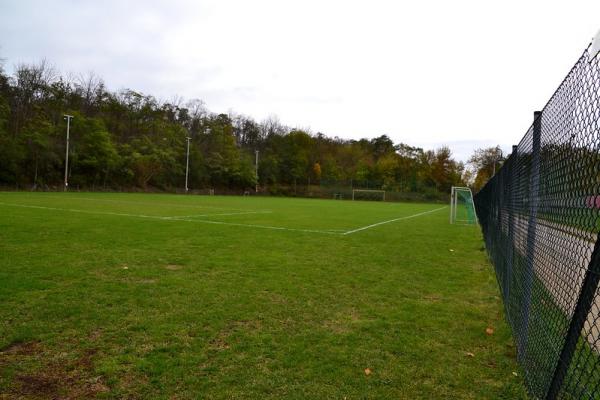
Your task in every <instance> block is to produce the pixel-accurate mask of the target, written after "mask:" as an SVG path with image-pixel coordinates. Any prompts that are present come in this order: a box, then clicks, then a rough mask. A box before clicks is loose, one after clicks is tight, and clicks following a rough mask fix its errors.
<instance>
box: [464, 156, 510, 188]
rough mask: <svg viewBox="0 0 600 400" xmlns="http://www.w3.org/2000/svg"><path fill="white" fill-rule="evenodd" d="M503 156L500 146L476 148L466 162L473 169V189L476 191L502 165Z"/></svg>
mask: <svg viewBox="0 0 600 400" xmlns="http://www.w3.org/2000/svg"><path fill="white" fill-rule="evenodd" d="M503 162H504V157H503V154H502V149H501V148H500V146H496V147H488V148H484V149H477V150H475V153H474V154H473V155H472V156H471V158H469V161H468V164H469V166H470V167H471V168H472V169H473V170H474V174H475V179H474V181H473V189H474V190H475V191H478V190H479V189H481V188H482V187H483V185H485V183H486V182H487V181H488V180H489V179H490V178H491V177H492V176H493V175H494V173H495V171H496V170H497V169H498V168H500V167H501V166H502V163H503Z"/></svg>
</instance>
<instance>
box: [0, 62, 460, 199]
mask: <svg viewBox="0 0 600 400" xmlns="http://www.w3.org/2000/svg"><path fill="white" fill-rule="evenodd" d="M64 114H70V115H73V117H74V118H73V119H72V120H71V127H70V139H71V140H70V153H69V154H70V158H69V161H70V162H69V172H68V173H69V184H70V187H76V188H82V189H86V190H164V191H174V190H176V189H178V188H182V187H184V184H185V183H184V182H185V168H186V144H187V141H186V138H187V137H190V138H191V142H190V169H189V187H190V189H206V188H216V189H223V190H226V191H230V192H235V191H244V190H250V189H253V188H254V187H255V185H256V184H257V183H258V185H259V187H260V189H261V191H264V192H271V193H281V194H294V193H298V190H299V189H298V188H299V187H300V188H306V187H311V186H313V187H314V186H327V185H331V186H335V185H338V186H340V185H351V186H352V187H355V188H366V187H368V188H378V189H384V190H388V191H394V192H402V193H420V194H423V195H424V196H426V197H428V198H432V199H434V198H443V197H444V196H447V193H448V192H449V191H450V187H451V186H452V185H462V184H464V180H465V179H466V178H465V176H464V173H465V166H464V165H463V163H461V162H457V161H455V160H454V159H453V157H452V153H451V151H450V149H449V148H448V147H441V148H439V149H435V150H424V149H421V148H418V147H413V146H410V145H408V144H405V143H394V142H393V141H392V140H391V139H390V138H389V137H388V136H386V135H381V136H379V137H376V138H373V139H361V140H346V139H343V138H338V137H328V136H326V135H325V134H323V133H320V132H318V133H312V132H310V131H307V130H304V129H297V128H291V127H288V126H284V125H283V124H281V123H280V122H279V120H278V119H277V118H276V117H270V118H267V119H265V120H263V121H260V122H257V121H255V120H254V119H252V118H250V117H248V116H245V115H243V114H237V113H233V112H230V113H228V114H217V113H212V112H210V111H209V110H208V109H207V108H206V107H205V104H204V102H203V101H201V100H197V99H194V100H188V101H184V100H183V99H181V98H178V97H176V98H174V99H173V100H171V101H162V100H158V99H156V98H155V97H153V96H152V95H148V94H143V93H140V92H137V91H134V90H131V89H124V90H119V91H111V90H109V89H108V88H107V87H106V86H105V84H104V83H103V81H102V79H101V78H100V77H98V76H96V75H95V74H93V73H90V74H87V75H79V76H71V75H63V74H60V73H59V72H58V71H57V70H56V69H55V68H54V67H52V66H51V65H50V64H49V63H48V62H46V61H41V62H38V63H34V64H19V65H17V66H15V68H14V73H12V74H11V75H10V76H9V74H8V73H7V72H5V69H4V68H2V67H1V66H0V186H1V187H5V188H18V189H26V190H32V189H38V190H46V189H60V188H61V187H62V181H63V174H64V168H65V146H66V140H65V132H66V121H65V119H64ZM349 117H350V116H349ZM255 151H259V163H258V182H257V181H256V175H255Z"/></svg>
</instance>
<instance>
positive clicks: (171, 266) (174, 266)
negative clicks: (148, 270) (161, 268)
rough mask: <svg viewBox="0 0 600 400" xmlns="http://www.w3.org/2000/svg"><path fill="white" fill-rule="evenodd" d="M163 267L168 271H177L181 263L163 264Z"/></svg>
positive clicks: (180, 267)
mask: <svg viewBox="0 0 600 400" xmlns="http://www.w3.org/2000/svg"><path fill="white" fill-rule="evenodd" d="M165 269H168V270H169V271H179V270H180V269H183V265H177V264H167V265H165Z"/></svg>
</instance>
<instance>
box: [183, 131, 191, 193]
mask: <svg viewBox="0 0 600 400" xmlns="http://www.w3.org/2000/svg"><path fill="white" fill-rule="evenodd" d="M186 140H187V151H186V155H185V192H186V193H187V192H188V190H189V188H188V176H189V170H190V140H192V138H191V137H189V136H187V137H186Z"/></svg>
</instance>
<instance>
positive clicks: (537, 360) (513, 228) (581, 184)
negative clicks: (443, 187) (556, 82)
mask: <svg viewBox="0 0 600 400" xmlns="http://www.w3.org/2000/svg"><path fill="white" fill-rule="evenodd" d="M599 58H600V57H595V58H593V59H592V56H591V53H590V51H589V48H588V49H587V50H586V51H585V52H584V53H583V55H582V56H581V58H580V59H579V60H578V61H577V63H576V64H575V66H574V67H573V68H572V70H571V71H570V72H569V74H568V75H567V76H566V78H565V79H564V81H563V82H562V83H561V85H560V86H559V88H558V89H557V90H556V92H555V93H554V94H553V96H552V97H551V99H550V101H549V102H548V103H547V104H546V106H545V107H544V109H543V110H542V111H540V112H536V113H535V115H534V122H533V125H532V126H531V127H530V128H529V130H528V131H527V133H526V134H525V136H524V137H523V139H522V140H521V142H520V143H519V144H518V145H517V146H514V147H513V151H512V154H511V156H510V157H509V158H508V160H507V161H506V162H505V164H504V165H503V167H502V168H501V169H500V171H499V172H498V173H497V174H496V175H495V176H494V177H493V178H492V179H491V180H490V181H489V182H488V183H487V184H486V185H485V186H484V187H483V188H482V189H481V191H479V193H477V195H476V196H475V205H476V209H477V216H478V218H479V221H480V223H481V228H482V231H483V235H484V239H485V244H486V248H487V251H488V254H489V256H490V258H491V260H492V263H493V265H494V267H495V270H496V276H497V279H498V283H499V285H500V289H501V293H502V297H503V300H504V307H505V311H506V317H507V320H508V322H509V324H510V326H511V328H512V331H513V335H514V337H515V341H516V345H517V346H516V347H517V358H518V361H519V364H520V365H521V366H522V369H523V372H524V374H525V382H526V385H527V388H528V390H529V393H530V395H531V396H532V397H533V398H536V399H557V398H560V399H600V289H599V287H598V283H599V280H600V243H599V241H598V230H599V229H600V65H599V60H598V59H599Z"/></svg>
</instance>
